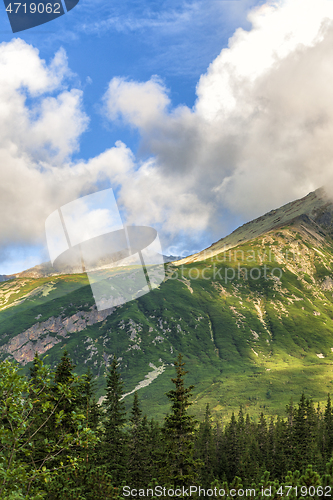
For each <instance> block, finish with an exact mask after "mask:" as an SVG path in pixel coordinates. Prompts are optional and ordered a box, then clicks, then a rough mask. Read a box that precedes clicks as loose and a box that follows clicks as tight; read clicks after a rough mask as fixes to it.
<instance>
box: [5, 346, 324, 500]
mask: <svg viewBox="0 0 333 500" xmlns="http://www.w3.org/2000/svg"><path fill="white" fill-rule="evenodd" d="M174 368H175V377H174V378H172V379H171V381H170V390H169V392H168V393H167V394H166V395H165V397H166V398H168V400H169V403H170V411H169V413H168V414H167V415H166V417H165V418H164V421H162V422H158V421H155V420H154V418H151V417H150V416H149V415H144V414H143V412H142V410H141V408H140V399H139V395H138V393H137V392H135V393H134V396H133V403H132V408H131V411H130V413H129V414H126V411H125V404H124V401H123V399H122V396H123V383H122V379H121V373H120V372H119V364H118V361H117V359H116V357H114V358H113V361H112V364H111V365H110V367H109V370H108V374H107V380H106V384H107V390H106V396H105V398H104V400H103V402H102V404H98V402H97V401H96V397H95V394H94V382H93V377H92V375H91V373H90V372H89V371H88V373H87V374H86V375H85V376H81V377H79V376H78V375H76V374H75V366H74V364H73V363H72V361H71V359H70V357H69V355H68V353H67V352H66V351H65V352H64V353H63V356H62V358H61V360H60V361H59V363H58V365H57V367H56V369H54V370H51V369H50V367H48V366H47V365H45V364H44V363H43V361H42V360H41V359H40V358H39V357H38V355H36V356H35V359H34V362H33V367H32V368H31V369H30V374H29V376H28V377H25V376H23V375H21V374H20V371H19V369H18V366H17V365H15V364H14V363H13V362H10V361H5V362H4V363H3V369H2V371H1V374H0V377H1V378H0V388H1V402H0V403H1V424H0V425H1V427H0V436H1V454H0V498H1V499H8V500H9V499H10V500H14V499H15V500H21V499H31V500H40V499H43V498H46V499H49V500H63V499H66V500H96V499H105V500H109V499H125V498H155V499H156V498H170V497H171V496H175V497H177V498H200V497H214V498H215V497H217V498H222V497H232V498H236V499H237V500H238V499H240V498H243V497H248V496H250V497H258V496H261V497H263V498H270V499H273V498H274V499H279V498H291V499H293V498H298V497H302V498H319V497H329V498H331V497H332V492H331V489H332V487H333V458H332V451H333V409H332V403H331V399H330V396H329V395H328V396H327V403H326V406H325V407H320V405H318V406H317V407H315V405H314V404H313V402H312V401H311V400H309V399H308V398H307V397H306V395H305V394H301V395H300V399H299V401H298V402H297V403H293V401H290V404H289V405H287V407H286V414H285V418H280V417H277V418H273V417H270V418H268V417H265V415H264V414H263V413H261V414H260V415H258V416H257V418H256V419H255V418H250V417H249V415H248V414H246V413H245V412H244V409H243V408H242V407H241V408H240V409H239V412H238V414H237V415H234V414H232V417H231V419H230V420H229V421H226V422H224V421H213V420H212V417H211V414H210V409H209V405H207V408H206V413H205V417H204V419H202V421H198V420H197V419H196V417H195V415H193V414H192V413H191V408H190V407H191V395H192V390H193V386H188V387H187V386H186V373H187V371H186V369H185V362H184V360H183V357H182V355H181V354H179V355H178V357H177V360H176V361H175V363H174Z"/></svg>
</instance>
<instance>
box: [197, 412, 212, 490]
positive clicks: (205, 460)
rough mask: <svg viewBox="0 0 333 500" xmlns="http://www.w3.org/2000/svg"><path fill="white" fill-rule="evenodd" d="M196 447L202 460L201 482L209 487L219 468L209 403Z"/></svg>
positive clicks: (205, 486) (198, 456)
mask: <svg viewBox="0 0 333 500" xmlns="http://www.w3.org/2000/svg"><path fill="white" fill-rule="evenodd" d="M195 448H196V457H197V458H199V459H200V461H201V462H202V465H201V467H200V481H199V483H200V484H201V485H202V486H203V487H204V488H208V487H209V485H210V484H211V483H212V482H213V481H214V479H215V474H216V468H217V457H216V446H215V443H214V437H213V429H212V424H211V414H210V409H209V403H207V406H206V412H205V419H204V421H203V422H201V423H200V426H199V430H198V435H197V439H196V443H195Z"/></svg>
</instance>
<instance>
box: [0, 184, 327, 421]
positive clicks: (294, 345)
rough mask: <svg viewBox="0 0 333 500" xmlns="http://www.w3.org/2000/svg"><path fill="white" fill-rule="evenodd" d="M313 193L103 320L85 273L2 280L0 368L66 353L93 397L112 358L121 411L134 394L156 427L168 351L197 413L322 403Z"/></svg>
mask: <svg viewBox="0 0 333 500" xmlns="http://www.w3.org/2000/svg"><path fill="white" fill-rule="evenodd" d="M310 194H311V193H310ZM311 195H312V197H310V200H309V198H308V199H307V200H306V201H305V203H304V199H302V200H303V201H302V200H301V203H298V204H296V203H295V204H294V205H293V206H292V207H290V205H289V208H293V210H290V211H289V212H288V214H287V216H288V220H287V222H286V219H283V220H281V219H280V220H279V221H275V222H274V220H275V219H276V218H277V217H276V214H271V215H270V216H269V218H268V221H267V217H266V218H265V216H263V217H264V219H261V221H259V222H258V223H255V224H260V223H262V224H264V225H265V224H266V223H267V224H266V226H267V227H270V226H269V224H270V221H272V222H274V224H275V226H274V228H273V229H269V230H266V231H265V232H264V233H261V234H255V233H251V234H255V235H254V237H253V238H252V239H251V240H247V241H245V240H244V241H241V242H238V244H236V245H235V246H233V247H229V248H228V250H226V251H223V249H224V248H225V247H224V246H223V243H222V251H219V252H218V253H217V254H215V255H210V256H209V257H206V259H205V260H196V261H193V262H188V263H184V264H179V262H171V263H168V264H166V279H165V281H164V282H163V283H162V284H161V286H160V287H159V288H158V289H156V290H153V291H152V292H150V293H148V294H146V295H144V296H142V297H140V298H139V299H137V300H133V301H131V302H128V303H126V304H123V305H122V306H118V307H116V308H114V309H113V310H108V311H105V313H104V314H103V315H102V316H99V315H98V312H97V311H96V306H95V303H94V299H93V296H92V293H91V289H90V286H89V281H88V279H87V275H85V274H82V273H81V274H70V275H56V276H46V277H42V278H33V277H29V276H25V277H22V276H21V277H15V278H13V279H11V280H9V281H5V282H1V283H0V360H3V359H7V358H9V359H12V360H16V362H18V363H20V364H21V366H22V369H23V370H24V371H25V372H27V370H28V369H29V366H31V359H32V356H33V354H34V352H35V351H37V352H39V354H40V355H41V356H42V357H43V358H44V357H45V360H46V362H47V363H48V364H50V365H51V366H55V365H56V364H57V362H58V361H59V359H60V356H61V353H62V350H63V349H64V348H65V347H66V349H67V350H68V352H69V353H70V356H71V357H72V359H73V362H74V363H75V365H76V366H77V368H76V370H77V372H78V373H79V374H81V373H84V372H85V371H86V370H87V368H90V369H91V370H92V372H93V375H94V378H95V382H96V384H97V396H98V398H101V397H103V395H104V394H105V392H104V391H105V373H106V371H107V369H108V366H109V362H110V359H112V356H113V355H114V354H115V355H116V357H117V359H118V360H119V363H120V370H121V374H122V378H123V381H124V391H125V394H126V397H125V398H124V401H125V403H126V405H127V407H129V406H130V405H131V396H130V395H131V394H133V391H134V390H138V391H139V397H140V398H141V400H142V407H143V410H144V411H146V412H148V413H150V414H154V416H155V417H156V418H157V419H161V418H163V416H165V414H166V413H167V412H168V408H169V406H168V402H167V401H165V397H164V394H165V392H167V390H168V389H169V383H170V378H171V377H172V376H173V375H174V374H173V363H174V360H175V357H176V355H177V352H182V353H183V355H184V359H185V361H186V367H187V369H188V370H189V374H188V382H189V383H191V384H194V386H195V390H194V401H193V412H194V413H196V414H197V415H200V414H202V415H203V414H204V410H205V406H206V404H207V403H209V404H210V406H211V409H212V412H213V415H214V416H217V417H219V418H220V417H221V416H222V417H224V416H225V417H228V416H230V414H231V412H232V411H236V410H237V409H238V407H239V405H240V404H242V405H243V406H244V407H246V409H247V411H248V412H249V414H250V415H255V414H258V412H260V411H263V410H264V411H267V412H268V413H270V414H281V413H283V410H284V404H287V403H288V401H289V399H290V397H294V398H298V397H299V394H300V392H302V391H304V392H306V394H307V395H308V396H309V397H312V398H313V399H314V400H315V401H318V402H320V401H325V400H326V398H327V393H328V392H330V390H331V388H332V384H333V296H332V291H333V240H332V237H331V235H332V214H333V210H332V204H331V202H330V201H329V200H327V199H326V198H324V197H322V198H320V196H318V195H317V194H316V193H315V194H314V193H312V194H311ZM305 198H307V197H305ZM296 202H297V200H296ZM295 205H296V206H295ZM310 205H311V207H310V209H309V206H310ZM304 207H305V208H306V209H304ZM281 208H282V209H283V210H282V212H285V211H287V210H285V208H284V207H281ZM306 211H307V212H308V213H304V212H306ZM272 215H273V216H274V218H273V219H272V218H271V216H272ZM259 219H260V218H259ZM265 219H266V220H265ZM268 223H269V224H268ZM266 226H265V227H266ZM248 227H249V226H248ZM247 229H248V228H247ZM247 229H246V231H247ZM250 229H251V226H250ZM259 229H260V228H259ZM261 229H262V227H261ZM261 229H260V231H261ZM238 234H239V233H238ZM244 234H248V232H246V233H243V235H244ZM221 241H222V240H221ZM46 356H47V357H46ZM148 382H149V383H148ZM136 388H137V389H136Z"/></svg>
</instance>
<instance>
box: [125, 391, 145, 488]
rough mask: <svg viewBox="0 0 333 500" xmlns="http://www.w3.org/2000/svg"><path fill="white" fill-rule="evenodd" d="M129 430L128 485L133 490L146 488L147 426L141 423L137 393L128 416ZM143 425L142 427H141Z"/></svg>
mask: <svg viewBox="0 0 333 500" xmlns="http://www.w3.org/2000/svg"><path fill="white" fill-rule="evenodd" d="M129 420H130V423H131V429H130V432H129V442H128V448H129V457H128V474H129V477H130V484H131V485H132V486H133V487H134V488H140V487H147V485H148V482H147V483H146V484H145V481H146V480H147V479H148V478H147V469H148V468H149V465H148V456H147V447H148V426H147V422H146V420H145V422H144V424H143V421H142V410H141V408H140V405H139V398H138V393H137V392H135V393H134V400H133V406H132V410H131V416H130V419H129ZM142 424H143V425H142Z"/></svg>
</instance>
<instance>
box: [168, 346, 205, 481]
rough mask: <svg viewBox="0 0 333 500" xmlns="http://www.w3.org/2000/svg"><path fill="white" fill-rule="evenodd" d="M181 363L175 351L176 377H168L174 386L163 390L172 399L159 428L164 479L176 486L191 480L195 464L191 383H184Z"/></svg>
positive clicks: (194, 474)
mask: <svg viewBox="0 0 333 500" xmlns="http://www.w3.org/2000/svg"><path fill="white" fill-rule="evenodd" d="M184 366H185V363H184V362H183V357H182V355H181V354H179V355H178V358H177V361H176V362H175V369H176V373H177V377H176V378H172V379H171V381H172V382H173V383H174V384H175V389H172V390H170V391H169V392H168V393H167V397H168V398H169V400H170V401H171V403H172V406H171V413H170V414H169V415H167V417H166V418H165V422H164V429H163V430H164V436H165V440H166V463H167V469H168V479H169V480H170V481H171V483H172V484H174V485H175V486H179V487H182V486H187V485H193V484H195V481H196V475H197V473H196V469H197V467H198V462H197V461H196V460H195V459H194V447H193V441H194V429H195V425H196V421H195V420H194V417H193V416H191V415H188V413H187V409H188V407H189V406H190V405H191V404H192V403H191V402H190V397H191V395H192V389H193V388H194V386H193V385H191V386H190V387H187V388H186V387H185V385H184V377H185V375H186V374H187V373H188V372H187V371H185V370H184Z"/></svg>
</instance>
